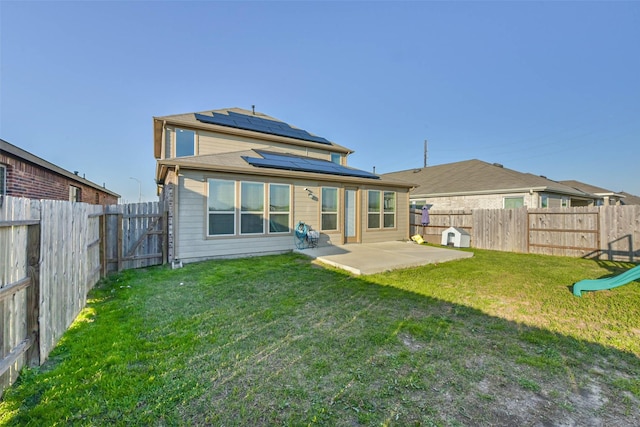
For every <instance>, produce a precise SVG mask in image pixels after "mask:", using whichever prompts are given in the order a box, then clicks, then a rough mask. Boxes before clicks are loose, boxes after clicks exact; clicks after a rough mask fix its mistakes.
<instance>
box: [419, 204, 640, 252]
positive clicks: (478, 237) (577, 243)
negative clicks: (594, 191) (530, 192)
mask: <svg viewBox="0 0 640 427" xmlns="http://www.w3.org/2000/svg"><path fill="white" fill-rule="evenodd" d="M421 216H422V212H421V211H420V210H412V211H411V229H410V232H411V234H412V235H413V234H421V235H423V236H424V238H425V240H426V241H428V242H431V243H440V241H441V240H440V239H441V234H442V232H443V231H444V230H445V229H447V228H449V227H452V226H453V227H458V228H462V229H464V230H465V231H467V232H468V233H469V234H470V235H471V246H472V247H475V248H480V249H492V250H499V251H508V252H521V253H538V254H547V255H562V256H573V257H586V258H605V259H609V260H615V261H630V262H637V260H638V259H640V206H637V205H628V206H599V207H580V208H553V209H551V208H536V209H528V208H519V209H474V210H458V211H455V210H450V211H430V212H429V220H430V222H429V225H428V226H427V227H423V226H422V225H421V223H420V221H421Z"/></svg>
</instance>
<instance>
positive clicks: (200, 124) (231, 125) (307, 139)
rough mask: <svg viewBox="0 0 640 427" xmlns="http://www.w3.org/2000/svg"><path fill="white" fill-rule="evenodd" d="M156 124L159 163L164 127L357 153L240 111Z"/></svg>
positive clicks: (186, 116)
mask: <svg viewBox="0 0 640 427" xmlns="http://www.w3.org/2000/svg"><path fill="white" fill-rule="evenodd" d="M153 122H154V155H155V157H156V159H159V158H160V153H161V147H162V128H163V125H174V126H178V127H184V128H189V129H199V130H208V131H211V132H219V133H226V134H231V135H240V136H245V137H252V138H259V139H264V140H269V141H274V142H281V143H285V144H292V145H299V146H303V147H313V148H320V147H321V148H325V149H330V150H331V151H334V152H338V153H346V154H351V153H353V150H350V149H348V148H346V147H343V146H341V145H338V144H336V143H334V142H331V141H329V140H327V139H326V138H323V137H321V136H318V135H315V134H313V133H310V132H307V131H306V130H303V129H300V128H297V127H295V126H292V125H290V124H288V123H285V122H283V121H282V120H279V119H276V118H274V117H271V116H268V115H266V114H264V113H260V112H257V111H249V110H245V109H243V108H237V107H234V108H224V109H219V110H207V111H200V112H195V113H184V114H174V115H170V116H160V117H154V118H153Z"/></svg>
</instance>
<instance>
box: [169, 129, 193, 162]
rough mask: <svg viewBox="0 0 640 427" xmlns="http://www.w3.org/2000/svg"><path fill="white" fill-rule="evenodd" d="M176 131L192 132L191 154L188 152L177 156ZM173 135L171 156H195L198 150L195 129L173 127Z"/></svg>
mask: <svg viewBox="0 0 640 427" xmlns="http://www.w3.org/2000/svg"><path fill="white" fill-rule="evenodd" d="M178 132H192V133H193V147H192V148H193V154H189V155H183V156H178ZM172 133H173V134H174V137H173V141H174V143H173V157H190V156H196V155H197V154H198V150H197V146H198V144H197V141H198V132H196V131H195V130H192V129H184V128H178V127H177V128H174V130H173V132H172Z"/></svg>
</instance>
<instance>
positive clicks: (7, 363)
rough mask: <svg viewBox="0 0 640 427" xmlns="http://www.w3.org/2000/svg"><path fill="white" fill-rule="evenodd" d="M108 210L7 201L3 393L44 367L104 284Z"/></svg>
mask: <svg viewBox="0 0 640 427" xmlns="http://www.w3.org/2000/svg"><path fill="white" fill-rule="evenodd" d="M101 210H102V206H94V205H87V204H83V203H70V202H60V201H52V200H42V201H38V200H29V199H15V198H11V197H7V198H5V199H4V200H3V206H2V208H0V339H1V341H0V342H1V348H0V393H1V392H2V390H4V388H6V387H7V386H8V385H10V384H12V383H13V382H14V381H15V379H16V378H17V376H18V373H19V371H20V369H21V368H22V367H23V366H25V364H26V365H29V366H37V365H39V364H40V363H41V362H43V361H44V360H45V359H46V358H47V356H48V355H49V352H50V351H51V350H52V349H53V347H54V346H55V344H56V343H57V342H58V340H59V339H60V337H61V336H62V334H63V333H64V332H65V331H66V330H67V328H68V327H69V325H70V324H71V322H72V321H73V319H75V317H76V316H77V314H78V313H79V312H80V310H81V309H82V308H83V307H84V305H85V303H86V295H87V292H88V290H89V289H91V287H93V285H94V284H95V283H96V282H97V281H98V280H99V278H100V258H99V255H100V253H99V247H98V245H97V244H96V243H95V241H96V240H97V239H99V234H98V227H97V225H98V222H97V216H95V215H96V214H99V213H100V212H101Z"/></svg>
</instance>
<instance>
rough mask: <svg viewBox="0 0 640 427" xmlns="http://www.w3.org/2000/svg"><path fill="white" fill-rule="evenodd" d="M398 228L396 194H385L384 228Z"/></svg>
mask: <svg viewBox="0 0 640 427" xmlns="http://www.w3.org/2000/svg"><path fill="white" fill-rule="evenodd" d="M395 226H396V193H394V192H393V191H385V192H384V228H394V227H395Z"/></svg>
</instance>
